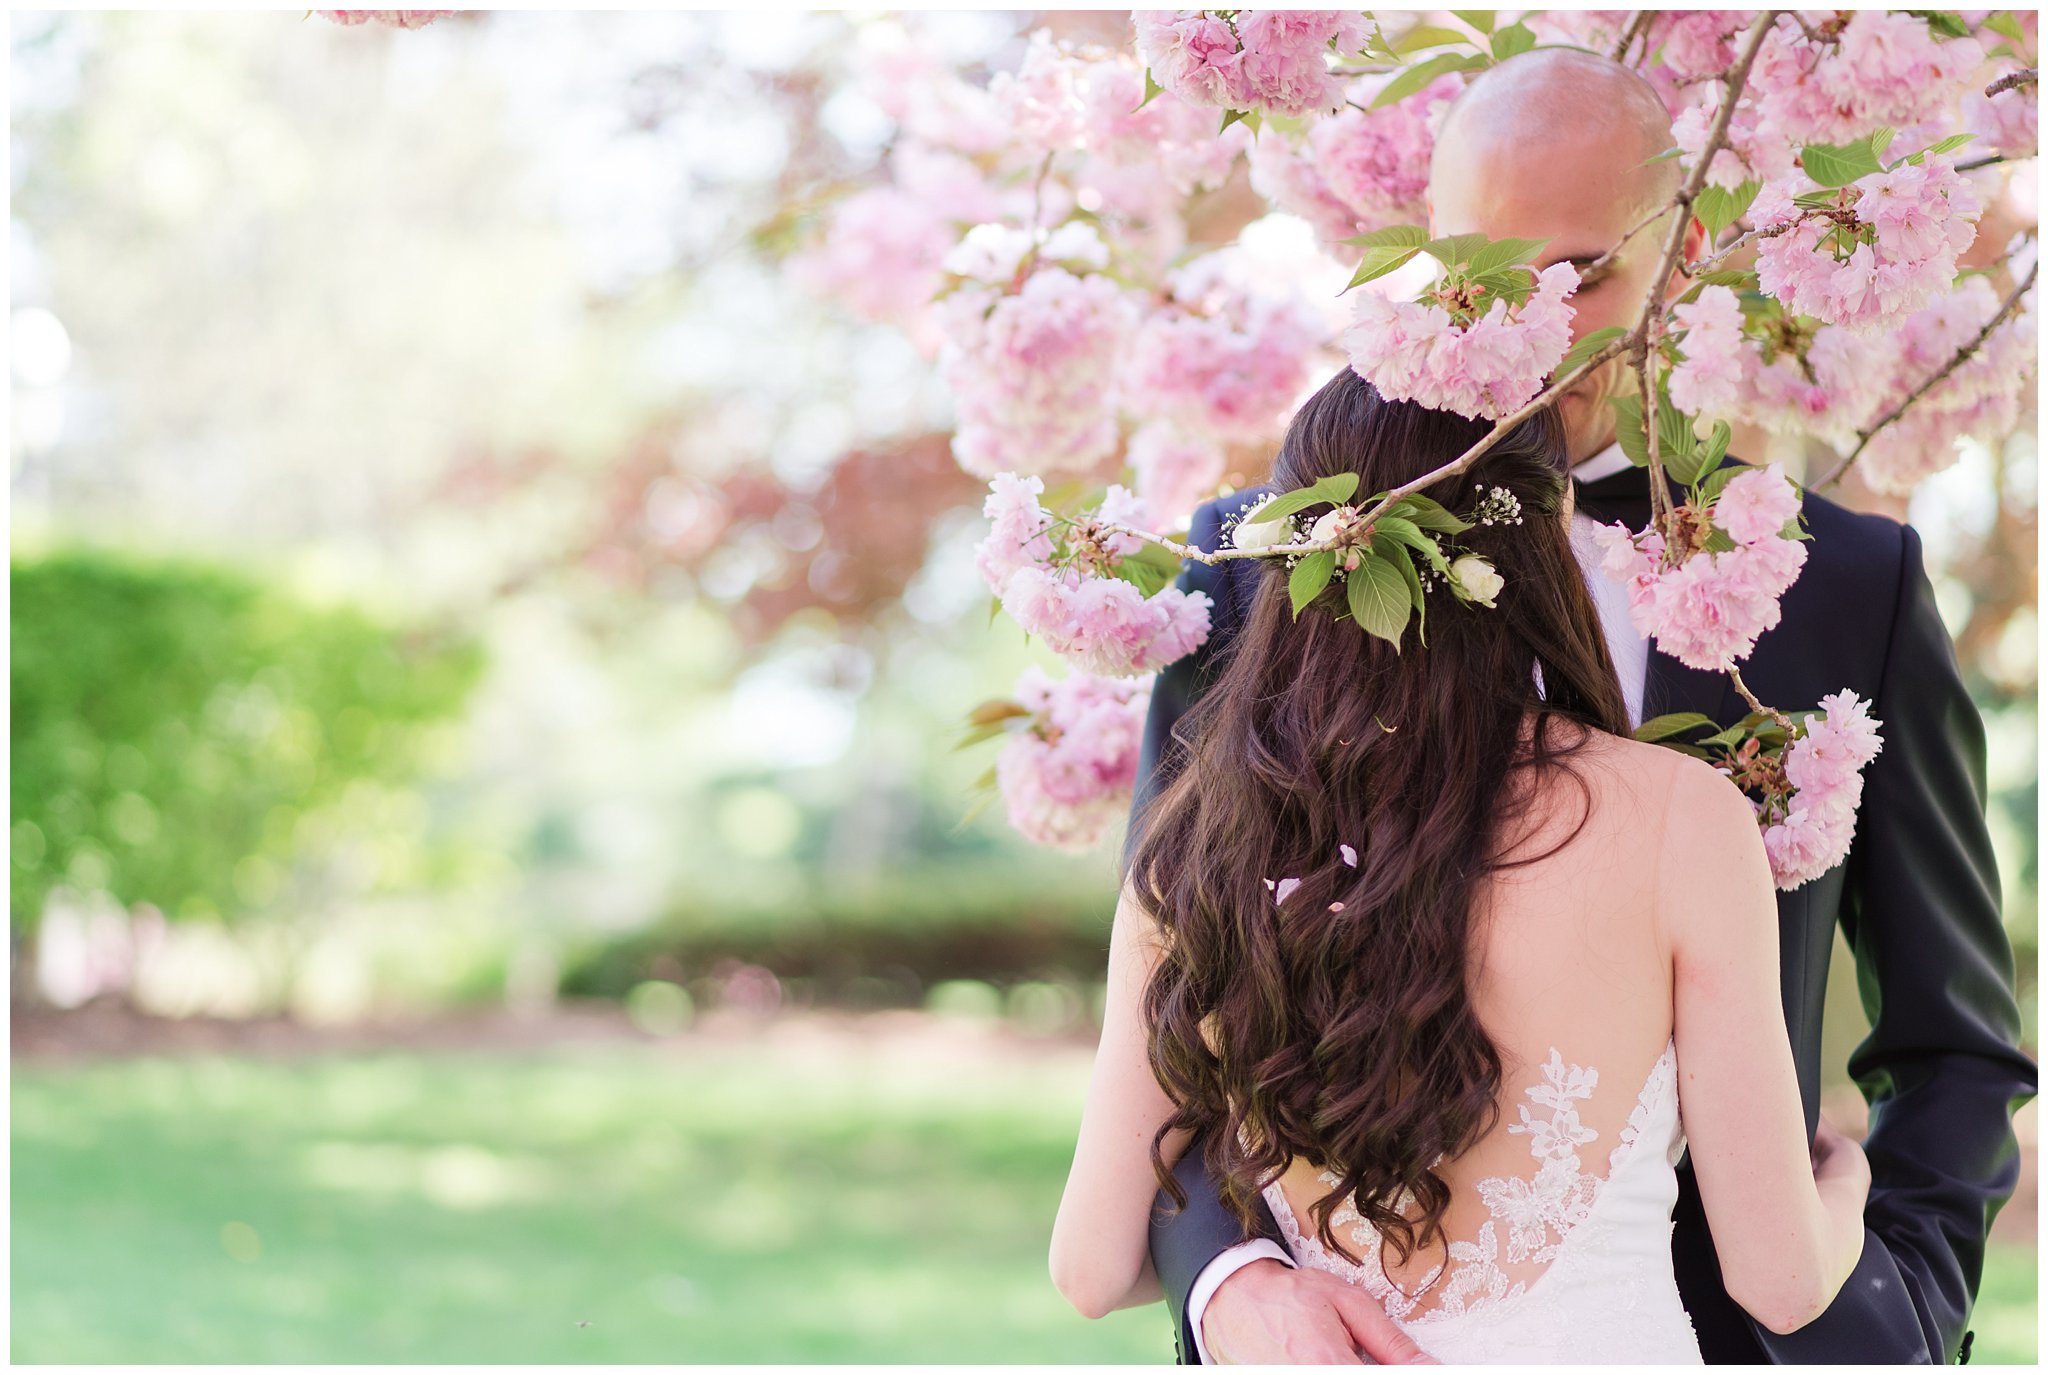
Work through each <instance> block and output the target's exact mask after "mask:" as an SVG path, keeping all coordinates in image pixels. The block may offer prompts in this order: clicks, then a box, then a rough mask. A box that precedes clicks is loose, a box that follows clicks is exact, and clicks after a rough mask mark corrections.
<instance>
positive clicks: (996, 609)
mask: <svg viewBox="0 0 2048 1375" xmlns="http://www.w3.org/2000/svg"><path fill="white" fill-rule="evenodd" d="M1002 609H1003V599H1002V598H1001V597H990V598H989V599H988V623H989V624H990V625H994V624H995V623H996V617H997V616H998V615H999V614H1000V613H1001V612H1002Z"/></svg>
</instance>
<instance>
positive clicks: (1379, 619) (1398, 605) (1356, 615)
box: [1344, 550, 1411, 654]
mask: <svg viewBox="0 0 2048 1375" xmlns="http://www.w3.org/2000/svg"><path fill="white" fill-rule="evenodd" d="M1344 597H1345V600H1346V602H1348V603H1349V604H1350V607H1351V619H1352V620H1354V621H1356V622H1358V625H1359V628H1360V629H1362V630H1364V631H1365V633H1366V634H1368V635H1377V636H1379V637H1380V638H1381V639H1382V640H1385V641H1386V642H1387V643H1388V644H1390V645H1392V646H1393V647H1394V652H1395V653H1396V654H1398V653H1400V652H1401V632H1402V631H1403V630H1406V629H1407V628H1408V612H1409V610H1410V605H1411V604H1410V602H1409V600H1408V579H1406V578H1404V577H1402V576H1401V570H1400V569H1399V568H1397V567H1395V566H1394V564H1393V563H1392V562H1391V561H1390V560H1389V559H1388V558H1386V557H1385V556H1384V555H1382V554H1381V553H1380V552H1379V551H1378V550H1373V551H1371V552H1369V553H1368V554H1367V555H1366V556H1365V558H1364V559H1362V560H1361V561H1360V562H1359V565H1358V567H1356V568H1354V569H1352V570H1351V571H1350V572H1348V573H1346V574H1345V575H1344Z"/></svg>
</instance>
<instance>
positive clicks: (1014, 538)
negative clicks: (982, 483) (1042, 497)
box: [974, 473, 1053, 594]
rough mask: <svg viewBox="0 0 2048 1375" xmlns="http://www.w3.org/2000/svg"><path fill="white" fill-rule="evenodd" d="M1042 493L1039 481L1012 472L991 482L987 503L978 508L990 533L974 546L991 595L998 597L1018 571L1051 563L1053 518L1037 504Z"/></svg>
mask: <svg viewBox="0 0 2048 1375" xmlns="http://www.w3.org/2000/svg"><path fill="white" fill-rule="evenodd" d="M1043 491H1045V483H1044V482H1043V481H1041V480H1040V479H1038V478H1035V477H1018V476H1017V475H1016V474H1015V473H997V474H996V475H995V477H994V479H992V480H991V481H990V483H989V494H988V500H987V501H985V502H983V503H982V507H981V513H982V514H983V515H984V516H987V517H988V519H989V532H988V535H987V537H986V538H984V539H983V540H982V542H981V543H980V544H979V545H977V546H975V550H974V562H975V566H976V567H977V568H979V569H980V570H981V576H982V578H983V579H984V580H986V581H987V583H988V586H989V590H990V591H991V592H995V593H998V594H1000V593H1001V592H1002V590H1003V585H1004V584H1005V583H1007V582H1009V580H1010V575H1011V574H1012V573H1015V572H1016V571H1017V570H1018V569H1020V568H1042V567H1045V566H1047V565H1048V564H1049V563H1050V562H1051V559H1052V553H1053V542H1052V534H1051V531H1052V528H1053V515H1052V513H1051V512H1050V511H1048V510H1046V509H1045V508H1044V507H1043V506H1041V505H1039V504H1038V497H1039V494H1040V493H1042V492H1043Z"/></svg>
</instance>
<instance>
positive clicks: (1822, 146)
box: [1799, 130, 1890, 187]
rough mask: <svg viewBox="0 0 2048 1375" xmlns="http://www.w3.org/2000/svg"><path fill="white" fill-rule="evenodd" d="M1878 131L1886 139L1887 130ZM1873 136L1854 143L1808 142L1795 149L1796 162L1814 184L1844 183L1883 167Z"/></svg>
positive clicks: (1833, 185) (1888, 137) (1836, 184)
mask: <svg viewBox="0 0 2048 1375" xmlns="http://www.w3.org/2000/svg"><path fill="white" fill-rule="evenodd" d="M1878 132H1879V133H1883V134H1885V135H1886V140H1885V141H1886V142H1890V131H1889V130H1879V131H1878ZM1875 137H1876V135H1874V134H1873V135H1872V136H1871V138H1867V139H1860V140H1858V141H1857V142H1855V143H1844V144H1830V143H1809V144H1807V145H1806V146H1805V147H1803V148H1801V149H1800V150H1799V165H1800V167H1801V168H1803V169H1804V170H1805V172H1806V175H1807V176H1809V177H1811V178H1812V179H1813V181H1814V183H1815V184H1816V185H1818V186H1826V187H1843V186H1847V185H1848V184H1849V183H1850V182H1852V181H1855V180H1856V179H1857V178H1858V177H1867V176H1869V175H1870V174H1871V173H1872V172H1882V171H1883V170H1884V164H1882V163H1880V162H1879V161H1878V160H1877V153H1876V151H1875V148H1874V145H1873V142H1872V140H1873V139H1875Z"/></svg>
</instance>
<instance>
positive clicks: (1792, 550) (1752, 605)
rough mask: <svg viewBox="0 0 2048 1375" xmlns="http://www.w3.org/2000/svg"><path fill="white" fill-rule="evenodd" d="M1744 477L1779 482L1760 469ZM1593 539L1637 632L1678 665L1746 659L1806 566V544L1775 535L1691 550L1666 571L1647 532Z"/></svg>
mask: <svg viewBox="0 0 2048 1375" xmlns="http://www.w3.org/2000/svg"><path fill="white" fill-rule="evenodd" d="M1748 476H1755V477H1759V478H1762V477H1769V478H1770V480H1772V481H1776V482H1778V483H1779V484H1780V485H1781V486H1782V485H1785V484H1784V482H1783V479H1782V478H1781V477H1777V476H1774V475H1771V474H1769V473H1767V472H1766V473H1761V474H1754V475H1751V474H1745V477H1748ZM1738 480H1740V479H1738ZM1733 485H1734V484H1733V483H1731V484H1730V486H1733ZM1770 499H1771V498H1769V497H1762V498H1760V499H1759V501H1758V505H1764V504H1766V503H1767V502H1768V501H1769V500H1770ZM1738 519H1739V518H1738ZM1599 539H1600V543H1601V546H1602V549H1603V553H1604V557H1603V560H1602V562H1603V566H1604V567H1605V568H1606V569H1607V571H1608V572H1609V573H1610V574H1611V575H1613V576H1614V577H1616V578H1619V579H1621V580H1623V582H1624V583H1625V584H1626V585H1627V588H1628V602H1629V619H1630V620H1631V621H1633V622H1634V624H1635V627H1636V629H1637V630H1639V631H1641V632H1642V633H1643V634H1645V635H1649V636H1653V637H1654V638H1655V639H1656V641H1657V647H1658V648H1659V649H1661V650H1663V651H1664V652H1665V653H1666V654H1669V655H1670V656H1671V657H1672V658H1674V659H1676V660H1678V661H1679V662H1680V663H1682V664H1686V665H1688V666H1690V667H1692V668H1698V669H1705V670H1708V671H1717V670H1721V669H1726V668H1730V667H1732V666H1733V665H1734V664H1735V663H1736V662H1737V661H1738V660H1741V659H1744V658H1747V657H1748V656H1749V654H1750V651H1752V650H1753V649H1755V648H1756V641H1757V637H1758V636H1759V635H1761V634H1763V633H1764V632H1765V631H1767V630H1769V629H1771V628H1772V627H1773V626H1775V625H1777V624H1778V620H1779V614H1780V612H1779V599H1780V598H1781V597H1783V596H1784V594H1785V590H1786V589H1787V588H1789V587H1790V586H1791V585H1792V583H1793V581H1794V580H1795V579H1797V578H1798V576H1799V570H1800V569H1801V568H1802V567H1804V566H1805V563H1806V546H1805V544H1804V543H1802V542H1800V541H1797V540H1788V539H1779V538H1776V536H1775V532H1774V533H1773V535H1772V537H1770V538H1765V539H1759V540H1758V541H1757V542H1756V543H1754V544H1746V545H1739V546H1738V547H1736V548H1735V549H1732V550H1728V551H1726V552H1722V553H1710V552H1706V551H1700V552H1695V553H1694V554H1692V555H1691V557H1689V558H1687V559H1686V560H1685V561H1684V562H1683V563H1680V564H1678V565H1677V566H1675V567H1667V566H1665V564H1664V557H1663V556H1664V547H1665V546H1664V541H1663V539H1662V537H1661V536H1659V535H1658V534H1657V533H1656V532H1655V531H1654V530H1646V531H1644V532H1642V533H1641V534H1638V535H1631V534H1630V533H1629V531H1628V529H1627V528H1626V527H1625V526H1622V525H1619V524H1616V525H1612V526H1607V527H1605V528H1604V529H1603V530H1602V531H1601V532H1600V535H1599Z"/></svg>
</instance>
